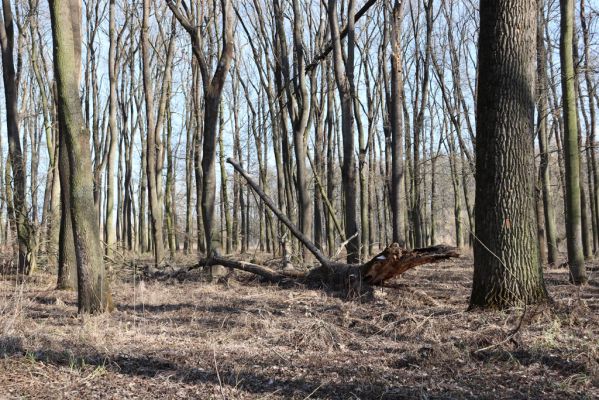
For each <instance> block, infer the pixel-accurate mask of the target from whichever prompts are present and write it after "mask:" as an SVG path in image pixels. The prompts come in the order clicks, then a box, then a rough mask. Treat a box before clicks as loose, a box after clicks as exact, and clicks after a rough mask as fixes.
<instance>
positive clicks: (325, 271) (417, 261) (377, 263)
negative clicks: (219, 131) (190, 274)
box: [198, 158, 460, 293]
mask: <svg viewBox="0 0 599 400" xmlns="http://www.w3.org/2000/svg"><path fill="white" fill-rule="evenodd" d="M227 162H228V163H229V164H231V165H232V166H233V168H235V170H236V171H237V172H238V173H239V174H240V175H241V176H242V177H243V178H244V179H245V180H246V181H247V183H248V184H249V185H250V187H251V188H252V189H253V190H254V192H256V194H257V195H258V196H260V198H261V199H262V200H263V201H264V203H265V204H266V205H267V206H268V207H269V208H270V209H271V210H272V212H273V213H274V214H275V215H276V216H277V218H279V220H280V221H281V222H283V224H285V226H287V228H289V230H290V231H291V233H292V234H293V235H294V236H295V237H297V238H298V239H299V240H300V242H301V243H302V244H303V245H304V246H305V247H306V248H307V249H308V250H310V252H312V254H314V256H315V257H316V258H317V259H318V261H319V262H320V264H321V266H320V267H317V268H315V269H313V270H311V271H309V272H308V273H305V274H304V273H301V272H290V271H281V272H278V271H274V270H272V269H270V268H267V267H264V266H261V265H257V264H252V263H246V262H242V261H234V260H230V259H227V258H223V257H219V256H214V257H210V258H205V259H202V260H201V261H200V262H199V264H198V266H211V265H223V266H225V267H229V268H235V269H239V270H242V271H246V272H251V273H254V274H256V275H259V276H262V277H264V278H266V279H267V280H268V281H270V282H281V281H283V280H286V279H297V280H300V281H302V282H305V283H325V284H327V285H328V286H330V287H335V288H339V287H343V288H345V289H351V290H352V291H353V290H357V292H360V293H361V291H362V285H363V284H366V285H382V284H383V283H384V282H385V281H387V280H389V279H391V278H394V277H396V276H399V275H401V274H403V273H404V272H406V271H408V270H410V269H412V268H414V267H417V266H419V265H423V264H428V263H434V262H438V261H442V260H446V259H448V258H455V257H459V256H460V254H459V252H458V251H457V249H456V248H454V247H450V246H444V245H438V246H432V247H426V248H422V249H414V250H409V251H406V250H403V249H402V248H401V247H400V245H399V244H397V243H393V244H392V245H390V246H388V247H387V248H385V250H383V251H382V252H381V253H379V254H377V255H376V256H375V257H374V258H373V259H372V260H370V261H368V262H367V263H364V264H344V263H338V262H334V261H332V260H330V259H328V258H327V257H326V256H324V255H323V254H322V253H321V252H320V250H319V249H318V248H317V247H316V245H315V244H314V243H312V242H311V241H310V240H309V239H308V238H307V237H306V236H305V235H304V234H303V233H302V232H301V231H300V230H299V229H298V228H297V227H296V226H295V225H293V223H292V222H291V221H290V220H289V218H287V216H286V215H285V214H283V213H282V212H281V211H280V210H279V209H278V208H277V207H276V206H275V204H274V202H273V201H272V199H270V198H269V197H268V196H267V195H266V193H264V191H263V190H262V188H260V186H259V185H258V184H257V183H256V182H254V180H253V179H252V178H251V177H250V176H249V175H248V174H247V172H246V171H245V170H244V169H243V168H242V167H241V166H240V165H239V164H238V163H237V162H236V161H234V160H233V159H231V158H228V159H227Z"/></svg>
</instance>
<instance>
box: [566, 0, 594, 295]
mask: <svg viewBox="0 0 599 400" xmlns="http://www.w3.org/2000/svg"><path fill="white" fill-rule="evenodd" d="M560 10H561V23H560V26H561V30H560V32H561V34H560V62H561V68H562V79H561V83H562V96H563V114H564V116H563V118H564V160H565V164H566V201H565V206H566V236H567V244H568V264H569V265H570V279H571V281H572V282H573V283H575V284H583V283H585V282H586V281H587V277H586V273H585V268H584V254H583V249H582V218H581V213H582V210H581V204H580V154H579V152H580V149H579V146H578V120H577V119H578V117H577V114H578V111H577V108H576V92H575V86H574V85H575V78H574V54H573V50H572V37H573V34H574V1H573V0H561V1H560Z"/></svg>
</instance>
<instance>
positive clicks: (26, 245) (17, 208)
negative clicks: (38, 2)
mask: <svg viewBox="0 0 599 400" xmlns="http://www.w3.org/2000/svg"><path fill="white" fill-rule="evenodd" d="M14 26H15V22H14V20H13V13H12V9H11V3H10V0H2V12H1V15H0V47H1V48H2V78H3V80H4V100H5V102H6V125H7V133H8V155H9V158H10V169H11V170H12V179H13V182H14V189H13V190H12V199H9V201H12V203H13V212H14V224H15V226H16V230H17V238H18V255H19V256H18V268H19V272H20V273H22V274H26V275H29V274H31V272H33V270H35V267H36V247H37V246H36V235H35V232H34V231H33V227H32V226H31V224H30V221H29V217H28V209H27V202H26V200H25V199H26V197H25V186H26V181H27V178H26V171H25V169H26V163H25V161H24V156H23V152H22V150H21V138H20V135H19V110H18V105H19V97H18V96H19V82H20V75H21V73H20V71H18V70H16V69H15V63H14V55H13V53H14V47H15V46H14V44H15V33H14ZM21 51H22V50H19V52H21ZM18 57H19V58H20V57H21V54H19V56H18ZM19 64H20V63H19ZM9 214H10V213H9Z"/></svg>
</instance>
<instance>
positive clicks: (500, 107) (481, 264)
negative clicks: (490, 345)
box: [470, 0, 547, 309]
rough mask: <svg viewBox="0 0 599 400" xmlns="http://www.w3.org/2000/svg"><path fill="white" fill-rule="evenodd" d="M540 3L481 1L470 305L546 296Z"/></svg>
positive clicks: (529, 0) (502, 305)
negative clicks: (538, 152)
mask: <svg viewBox="0 0 599 400" xmlns="http://www.w3.org/2000/svg"><path fill="white" fill-rule="evenodd" d="M536 13H537V4H536V1H534V0H517V1H516V0H511V1H509V0H504V1H495V0H483V1H481V4H480V27H481V29H480V39H479V54H478V60H479V64H478V65H479V87H478V99H477V114H476V117H477V134H476V182H477V185H476V205H475V218H476V221H475V224H476V239H475V240H476V241H475V245H474V281H473V287H472V296H471V298H470V306H471V307H483V308H499V309H503V308H508V307H513V306H520V305H524V304H533V303H538V302H542V301H544V300H546V299H547V291H546V289H545V284H544V282H543V273H542V269H541V265H540V262H539V249H538V242H537V237H536V226H537V223H536V212H535V203H534V201H535V197H534V192H533V190H534V170H535V169H534V166H533V160H534V153H533V149H534V147H533V139H534V131H533V129H534V121H533V118H534V106H535V93H534V87H535V54H536V45H535V44H536V23H537V18H536V15H537V14H536Z"/></svg>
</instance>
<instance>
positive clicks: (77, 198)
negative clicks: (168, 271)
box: [50, 0, 112, 313]
mask: <svg viewBox="0 0 599 400" xmlns="http://www.w3.org/2000/svg"><path fill="white" fill-rule="evenodd" d="M50 13H51V17H52V37H53V39H54V69H55V76H56V82H57V88H58V90H57V93H58V117H59V123H60V134H61V136H63V135H64V139H65V143H66V149H67V152H68V156H69V166H70V180H69V189H70V200H71V204H70V206H71V222H72V224H73V237H74V242H75V254H76V257H77V276H78V305H79V311H80V312H84V313H96V312H103V311H110V310H111V309H112V296H111V294H110V290H109V284H108V277H107V276H106V272H105V269H104V261H103V256H102V253H103V252H102V244H101V241H100V231H99V227H98V220H97V215H96V213H95V208H94V199H93V174H92V164H91V154H90V151H89V134H88V132H87V129H85V128H84V123H83V122H84V120H83V113H82V110H81V104H80V102H79V80H80V77H81V26H80V21H81V1H80V0H50ZM65 184H66V182H65Z"/></svg>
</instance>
